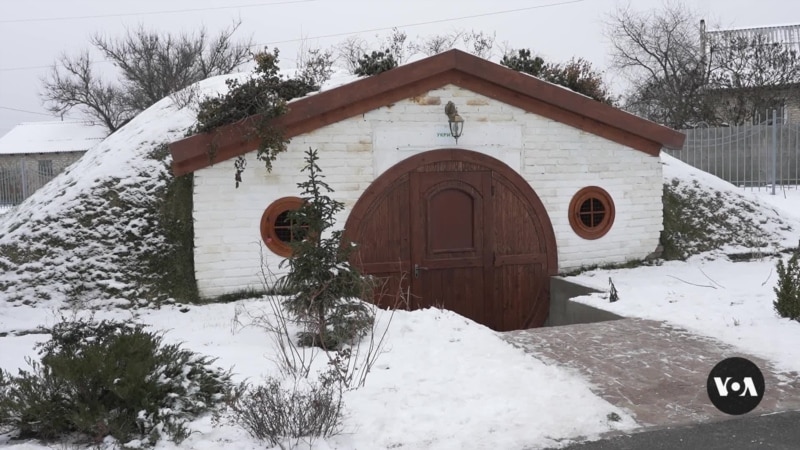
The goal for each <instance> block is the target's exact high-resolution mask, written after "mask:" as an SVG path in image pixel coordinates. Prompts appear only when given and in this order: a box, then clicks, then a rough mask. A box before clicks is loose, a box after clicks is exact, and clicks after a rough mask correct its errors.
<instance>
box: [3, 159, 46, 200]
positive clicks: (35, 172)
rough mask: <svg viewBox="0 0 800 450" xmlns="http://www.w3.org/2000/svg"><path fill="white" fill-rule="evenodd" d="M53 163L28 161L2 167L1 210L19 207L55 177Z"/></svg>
mask: <svg viewBox="0 0 800 450" xmlns="http://www.w3.org/2000/svg"><path fill="white" fill-rule="evenodd" d="M55 175H56V174H55V172H54V170H53V162H52V161H50V160H47V161H38V162H37V164H35V165H33V164H31V162H30V161H28V160H20V161H15V163H13V164H6V165H3V166H0V208H7V207H10V206H14V205H18V204H20V203H22V201H23V200H25V199H26V198H28V197H29V196H30V195H31V194H33V193H34V192H35V191H36V190H37V189H39V188H40V187H42V186H44V185H45V183H47V182H48V181H50V180H51V179H53V177H54V176H55Z"/></svg>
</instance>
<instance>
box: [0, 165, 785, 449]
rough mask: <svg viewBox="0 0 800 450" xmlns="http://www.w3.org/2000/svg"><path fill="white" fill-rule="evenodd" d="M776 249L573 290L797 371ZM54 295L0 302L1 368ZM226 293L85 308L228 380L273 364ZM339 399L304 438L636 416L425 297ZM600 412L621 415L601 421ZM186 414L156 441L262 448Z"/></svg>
mask: <svg viewBox="0 0 800 450" xmlns="http://www.w3.org/2000/svg"><path fill="white" fill-rule="evenodd" d="M695 175H697V174H695ZM680 176H689V175H686V174H683V175H680ZM747 195H753V196H755V197H758V198H760V199H762V201H763V203H765V204H766V203H769V204H770V208H777V210H778V211H779V212H780V214H781V216H782V217H785V218H787V219H789V220H790V221H793V222H800V212H798V209H797V208H795V207H793V205H797V203H796V200H795V199H796V198H797V197H796V196H795V194H794V191H792V190H789V191H787V195H786V198H784V199H783V200H782V199H781V198H782V197H780V198H779V197H777V196H776V197H771V198H769V199H765V198H764V197H765V196H766V195H768V194H767V193H766V192H764V191H762V192H760V193H759V192H758V191H755V192H753V193H752V194H747ZM781 208H783V209H781ZM775 261H776V260H775V259H774V258H769V257H764V258H761V259H758V260H755V261H751V262H731V261H729V260H728V259H727V258H725V257H724V256H721V255H719V254H705V255H701V256H698V257H694V258H691V259H690V260H689V261H686V262H665V263H663V264H662V265H660V266H647V267H639V268H634V269H620V270H596V271H592V272H586V273H584V274H581V275H579V276H576V277H573V279H574V280H576V281H580V282H582V283H585V284H587V285H591V286H595V287H598V288H600V289H606V288H607V284H608V278H609V277H611V278H612V279H613V280H614V284H615V285H616V287H617V289H618V290H619V292H620V297H621V299H620V301H619V302H616V303H613V304H611V303H608V300H607V299H606V298H605V296H604V295H603V294H598V295H595V296H590V297H584V298H581V299H580V301H583V302H586V303H589V304H592V305H594V306H597V307H600V308H605V309H609V310H611V311H614V312H617V313H619V314H622V315H625V316H635V317H643V318H649V319H656V320H665V321H667V322H670V323H673V324H677V325H679V326H682V327H685V328H687V329H689V330H692V331H694V332H696V333H698V334H702V335H706V336H711V337H714V338H717V339H719V340H721V341H724V342H726V343H729V344H732V345H735V346H738V347H740V348H741V349H742V350H744V351H746V352H750V353H753V354H756V355H759V356H762V357H764V358H765V359H768V360H770V361H772V362H773V363H774V364H775V365H776V368H778V369H780V370H789V371H791V370H794V371H800V347H798V346H797V345H796V344H795V343H796V342H800V324H798V323H796V322H790V321H788V320H785V319H779V318H778V317H776V316H775V313H774V312H773V310H772V300H773V298H774V295H773V292H772V287H773V286H774V285H775V282H776V275H775V271H774V266H775ZM55 306H56V305H50V306H49V307H44V306H41V305H40V306H39V307H31V306H25V305H20V306H7V305H2V304H0V333H11V334H10V335H8V336H5V337H3V338H0V343H2V349H3V351H2V353H0V367H2V368H4V369H7V370H15V369H16V368H19V367H24V365H25V364H24V357H25V356H30V355H32V354H33V353H32V347H33V345H34V344H35V343H36V342H38V341H41V340H43V339H45V338H46V335H41V334H28V335H22V336H15V335H14V332H15V331H23V330H32V329H34V328H35V327H36V326H37V325H49V324H52V323H53V322H54V321H56V320H57V318H58V317H59V316H60V315H64V314H66V315H69V314H72V312H71V311H69V310H67V311H63V310H58V309H57V308H56V307H55ZM237 306H238V307H242V306H244V307H246V308H248V309H250V310H251V311H253V310H258V309H259V308H261V307H263V301H259V300H247V301H242V302H237V303H235V304H224V305H207V306H193V307H190V308H189V310H188V312H181V311H180V308H179V307H177V306H170V307H166V308H164V309H161V310H142V311H141V312H139V313H132V312H130V311H119V310H118V311H106V312H100V313H98V318H101V317H118V318H134V319H135V320H137V321H140V322H143V323H146V324H148V325H151V326H153V327H154V328H155V329H159V330H168V331H167V333H168V334H167V336H168V337H169V339H174V340H177V341H182V342H184V343H185V345H187V346H188V347H189V348H191V349H193V350H195V351H198V352H202V353H204V354H208V355H212V356H215V357H218V358H219V360H218V364H220V365H221V366H223V367H232V368H233V369H234V371H235V373H236V374H237V375H236V377H237V379H238V380H243V379H249V380H251V381H257V380H258V379H260V378H261V377H263V376H266V375H269V374H271V373H274V372H275V365H274V363H273V359H272V357H271V355H273V354H274V350H273V348H272V347H271V340H270V339H268V338H267V336H266V335H265V332H264V331H263V330H260V329H257V328H252V327H250V328H243V329H242V328H240V327H237V326H235V325H234V316H235V309H236V308H237ZM386 318H387V316H383V320H384V322H383V323H385V321H386ZM346 405H347V419H346V422H345V432H344V433H343V434H342V435H340V436H336V437H334V438H330V439H328V440H325V441H317V442H316V443H315V444H314V447H313V448H315V449H329V448H330V449H378V448H399V447H403V448H414V449H440V448H441V449H446V448H463V449H469V448H475V449H481V448H508V449H513V448H541V447H545V446H558V445H561V444H564V443H566V442H569V441H571V440H577V439H582V438H586V437H595V436H598V435H599V434H601V433H603V432H606V431H609V430H613V429H619V430H628V429H633V428H635V427H636V424H635V418H632V417H630V416H629V415H627V414H626V413H625V412H623V411H620V410H618V409H617V408H615V407H614V406H612V405H610V404H609V403H607V402H606V401H604V400H602V399H600V398H599V397H597V396H595V395H594V394H592V393H591V391H590V390H589V385H588V383H587V382H586V380H584V379H582V378H580V376H579V375H577V374H575V373H574V372H571V371H565V370H563V369H561V368H559V367H556V366H548V365H546V364H544V363H543V362H541V361H539V360H537V359H535V358H533V357H532V356H530V355H526V354H524V353H522V352H521V351H520V350H518V349H515V348H513V347H511V346H510V345H509V344H507V343H506V342H504V341H502V340H501V339H500V338H499V337H498V336H497V335H496V333H494V332H492V331H491V330H488V329H486V328H485V327H483V326H481V325H477V324H475V323H473V322H471V321H469V320H467V319H464V318H462V317H460V316H457V315H455V314H454V313H451V312H448V311H440V310H434V309H429V310H424V311H416V312H398V313H396V315H395V316H394V318H393V320H392V322H391V326H390V328H389V333H388V342H387V346H386V348H385V353H384V354H383V355H382V356H381V358H380V359H379V361H378V363H377V364H376V367H375V370H374V372H373V373H372V375H371V376H370V378H369V379H368V382H367V385H366V387H365V388H363V389H361V390H357V391H354V392H350V393H348V394H347V397H346ZM612 412H616V413H617V414H619V415H620V417H622V420H621V421H620V422H611V421H609V420H608V419H607V416H608V414H610V413H612ZM193 426H194V429H195V430H196V431H197V432H196V433H195V434H193V435H192V436H191V437H190V438H189V439H188V440H187V441H185V442H184V443H183V444H182V445H181V446H180V447H177V446H175V445H174V444H172V443H161V444H159V447H158V448H161V449H174V448H198V449H199V448H203V449H222V448H229V446H230V445H231V443H232V442H235V443H236V444H235V445H236V448H241V449H250V448H252V449H256V448H263V446H262V445H261V444H260V443H259V442H257V441H255V440H254V439H252V438H251V437H249V436H248V435H247V434H246V433H245V432H244V431H242V430H241V429H238V428H236V427H235V426H232V425H222V426H212V424H211V420H210V418H207V417H206V418H202V419H200V420H198V421H196V422H195V423H194V424H193ZM2 443H3V441H2V440H0V445H1V444H2ZM5 445H7V446H8V448H9V449H13V450H23V449H24V450H43V449H45V448H53V447H47V446H44V445H41V444H38V443H35V442H21V443H18V442H13V441H11V442H6V443H5ZM55 448H58V447H55Z"/></svg>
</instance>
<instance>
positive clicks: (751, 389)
mask: <svg viewBox="0 0 800 450" xmlns="http://www.w3.org/2000/svg"><path fill="white" fill-rule="evenodd" d="M731 380H733V378H732V377H725V378H724V379H723V378H721V377H714V384H716V386H717V392H718V393H719V395H720V397H727V396H728V393H729V392H730V393H731V394H737V393H739V397H744V396H745V395H749V396H751V397H758V391H756V385H755V383H754V382H753V377H744V379H743V380H742V381H741V382H739V381H733V382H731ZM729 388H730V391H728V389H729ZM740 391H741V392H740Z"/></svg>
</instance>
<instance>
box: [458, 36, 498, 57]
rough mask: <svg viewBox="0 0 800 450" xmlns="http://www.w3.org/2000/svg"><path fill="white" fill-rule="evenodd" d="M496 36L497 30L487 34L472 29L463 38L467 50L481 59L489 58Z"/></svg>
mask: <svg viewBox="0 0 800 450" xmlns="http://www.w3.org/2000/svg"><path fill="white" fill-rule="evenodd" d="M496 37H497V32H492V34H491V35H489V34H488V33H484V32H483V31H475V30H472V31H470V32H469V33H467V34H466V35H465V36H464V38H463V39H464V45H466V46H467V51H468V52H470V53H472V54H473V55H475V56H478V57H481V58H483V59H491V58H492V52H493V50H494V41H495V38H496Z"/></svg>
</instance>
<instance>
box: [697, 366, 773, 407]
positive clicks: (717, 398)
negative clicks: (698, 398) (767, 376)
mask: <svg viewBox="0 0 800 450" xmlns="http://www.w3.org/2000/svg"><path fill="white" fill-rule="evenodd" d="M706 390H707V392H708V398H709V399H710V400H711V403H713V404H714V406H716V407H717V409H719V410H720V411H722V412H724V413H725V414H733V415H739V414H745V413H748V412H750V411H752V410H753V409H755V407H756V406H758V404H759V403H761V399H762V398H764V375H762V374H761V370H759V368H758V366H756V365H755V364H753V363H752V362H751V361H749V360H747V359H745V358H739V357H734V358H728V359H724V360H722V361H720V362H719V363H718V364H717V365H716V366H714V368H713V369H711V373H709V374H708V381H707V383H706Z"/></svg>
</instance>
